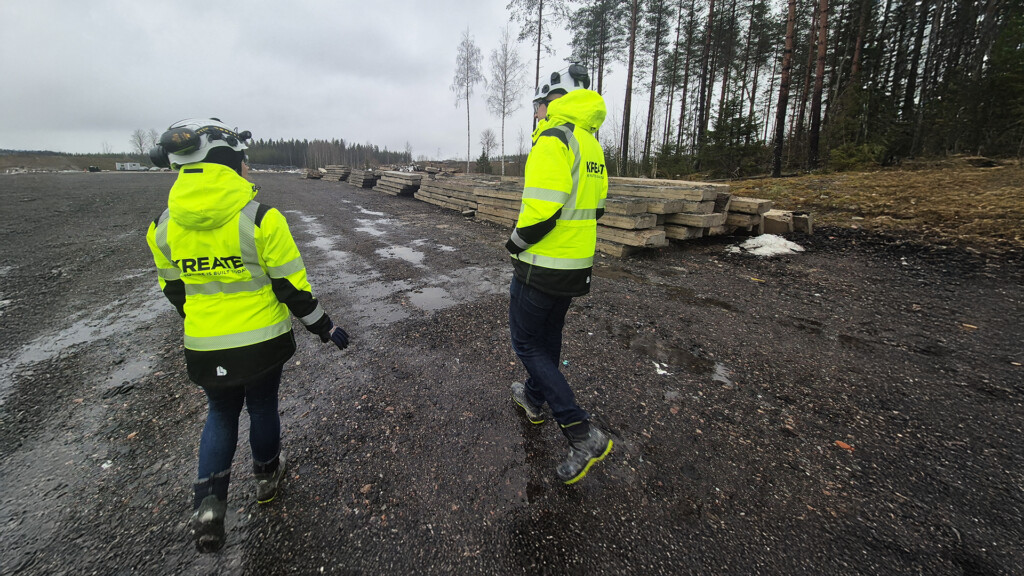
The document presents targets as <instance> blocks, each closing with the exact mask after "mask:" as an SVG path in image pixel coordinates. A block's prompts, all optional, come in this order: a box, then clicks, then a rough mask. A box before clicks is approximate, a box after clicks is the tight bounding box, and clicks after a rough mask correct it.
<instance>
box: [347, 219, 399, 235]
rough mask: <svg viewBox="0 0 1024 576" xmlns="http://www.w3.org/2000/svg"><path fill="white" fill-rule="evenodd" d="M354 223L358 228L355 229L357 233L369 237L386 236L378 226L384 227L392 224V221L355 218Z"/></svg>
mask: <svg viewBox="0 0 1024 576" xmlns="http://www.w3.org/2000/svg"><path fill="white" fill-rule="evenodd" d="M356 223H357V224H359V226H358V227H357V228H356V231H357V232H365V233H367V234H369V235H371V236H383V235H384V234H386V232H384V231H383V230H381V229H380V228H379V226H385V225H389V224H392V223H394V220H391V219H389V218H380V219H377V220H368V219H366V218H356Z"/></svg>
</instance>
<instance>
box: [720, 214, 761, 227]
mask: <svg viewBox="0 0 1024 576" xmlns="http://www.w3.org/2000/svg"><path fill="white" fill-rule="evenodd" d="M761 218H763V216H761V215H760V214H744V213H742V212H729V215H728V216H726V217H725V224H726V225H727V226H742V227H746V226H757V225H758V224H760V223H761Z"/></svg>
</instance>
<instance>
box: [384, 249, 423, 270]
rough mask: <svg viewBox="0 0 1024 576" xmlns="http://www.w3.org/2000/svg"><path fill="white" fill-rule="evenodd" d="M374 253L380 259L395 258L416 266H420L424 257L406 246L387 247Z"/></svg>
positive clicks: (421, 253)
mask: <svg viewBox="0 0 1024 576" xmlns="http://www.w3.org/2000/svg"><path fill="white" fill-rule="evenodd" d="M374 252H375V253H376V254H377V255H378V256H380V257H382V258H397V259H399V260H405V261H406V262H408V263H410V264H413V265H416V266H422V265H423V258H424V256H426V254H424V253H423V252H420V251H419V250H413V249H412V248H409V247H407V246H388V247H386V248H378V249H377V250H375V251H374Z"/></svg>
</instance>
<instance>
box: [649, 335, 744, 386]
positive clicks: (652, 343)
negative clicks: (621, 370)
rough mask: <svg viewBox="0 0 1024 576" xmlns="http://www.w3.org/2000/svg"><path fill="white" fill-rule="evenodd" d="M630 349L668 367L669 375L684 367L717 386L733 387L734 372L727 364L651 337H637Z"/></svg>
mask: <svg viewBox="0 0 1024 576" xmlns="http://www.w3.org/2000/svg"><path fill="white" fill-rule="evenodd" d="M629 347H630V349H632V350H636V351H637V352H640V353H642V354H645V355H647V356H649V357H650V358H652V359H653V360H654V361H655V362H656V363H661V364H662V365H663V366H668V367H669V368H668V371H669V373H671V372H672V369H675V368H680V367H682V368H684V369H685V370H687V371H688V372H691V373H693V374H697V375H700V376H710V377H711V381H712V382H713V383H715V384H719V385H722V386H726V387H730V386H732V385H733V379H732V375H733V372H732V370H731V369H729V367H728V366H726V365H725V364H723V363H721V362H716V361H714V360H711V359H709V358H703V357H701V356H700V355H698V354H695V353H693V352H690V351H689V350H683V349H681V348H676V347H673V346H671V345H669V344H666V343H665V342H662V341H660V340H656V339H654V338H653V337H652V336H650V335H641V336H637V337H636V338H634V339H633V340H632V341H631V342H630V343H629ZM656 368H657V364H656Z"/></svg>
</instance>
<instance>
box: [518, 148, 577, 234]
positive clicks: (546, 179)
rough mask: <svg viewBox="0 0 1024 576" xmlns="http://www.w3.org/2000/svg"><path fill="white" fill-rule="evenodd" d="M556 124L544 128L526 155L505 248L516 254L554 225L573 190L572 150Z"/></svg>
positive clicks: (549, 230)
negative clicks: (514, 219) (520, 194)
mask: <svg viewBox="0 0 1024 576" xmlns="http://www.w3.org/2000/svg"><path fill="white" fill-rule="evenodd" d="M557 130H558V128H552V129H549V130H545V131H544V132H543V133H541V135H540V136H539V137H538V138H537V143H536V144H534V145H533V149H532V150H530V156H529V157H527V159H526V178H525V181H524V183H523V201H522V206H521V207H520V209H519V220H518V221H517V222H516V228H515V230H513V231H512V236H511V237H510V238H509V240H508V242H506V243H505V248H506V249H507V250H508V251H509V252H510V253H512V254H519V253H520V252H522V251H524V250H527V249H529V248H530V246H533V245H534V244H536V243H538V242H540V241H541V240H542V239H543V238H544V236H546V235H547V233H548V232H551V230H553V229H554V227H555V222H557V221H558V217H559V216H561V214H562V207H563V206H564V205H565V203H566V201H568V200H569V193H570V192H571V191H572V169H571V167H572V153H571V152H570V151H569V147H568V146H567V145H566V143H565V141H564V140H563V139H562V138H560V137H559V135H560V132H557Z"/></svg>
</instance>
